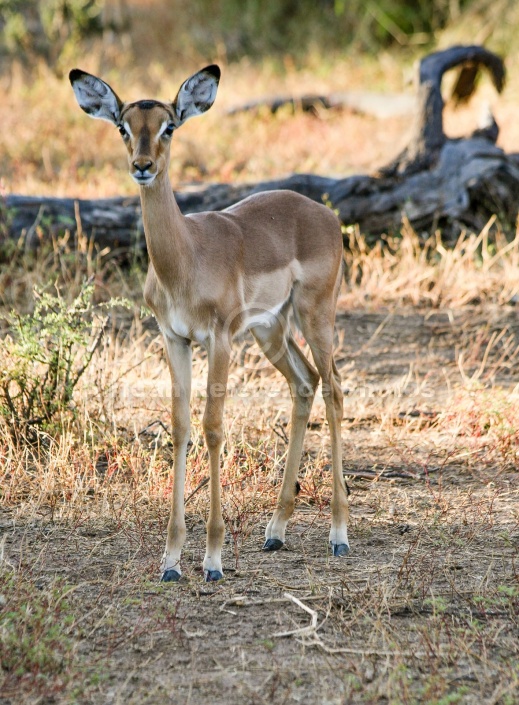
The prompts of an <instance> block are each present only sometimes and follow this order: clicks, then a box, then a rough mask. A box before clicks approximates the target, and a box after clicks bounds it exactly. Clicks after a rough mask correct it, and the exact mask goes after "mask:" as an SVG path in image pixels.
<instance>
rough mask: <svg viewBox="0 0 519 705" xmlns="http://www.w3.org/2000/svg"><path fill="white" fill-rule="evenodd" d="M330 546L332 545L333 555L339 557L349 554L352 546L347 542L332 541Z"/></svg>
mask: <svg viewBox="0 0 519 705" xmlns="http://www.w3.org/2000/svg"><path fill="white" fill-rule="evenodd" d="M330 546H331V547H332V550H333V555H334V556H336V557H337V558H340V557H341V556H347V555H348V553H349V552H350V547H349V546H348V544H347V543H332V544H330Z"/></svg>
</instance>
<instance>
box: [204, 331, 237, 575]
mask: <svg viewBox="0 0 519 705" xmlns="http://www.w3.org/2000/svg"><path fill="white" fill-rule="evenodd" d="M207 352H208V362H209V374H208V378H207V403H206V407H205V413H204V435H205V441H206V443H207V449H208V451H209V480H210V483H209V487H210V502H211V503H210V508H209V519H208V521H207V548H206V553H205V558H204V563H203V568H204V576H205V579H206V582H212V581H215V580H220V579H221V578H223V569H222V546H223V540H224V536H225V524H224V522H223V516H222V499H221V491H220V453H221V450H222V444H223V407H224V403H225V394H226V391H227V377H228V374H229V358H230V340H229V339H228V338H227V337H225V336H224V335H222V334H219V333H218V332H217V333H216V334H215V337H214V339H213V340H212V342H211V344H210V345H209V346H208V351H207Z"/></svg>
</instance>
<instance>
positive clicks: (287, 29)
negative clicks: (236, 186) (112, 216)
mask: <svg viewBox="0 0 519 705" xmlns="http://www.w3.org/2000/svg"><path fill="white" fill-rule="evenodd" d="M517 28H519V3H517V2H516V0H368V1H365V0H350V1H349V2H346V0H191V1H190V2H185V1H184V0H182V1H181V0H169V1H168V2H165V0H40V1H39V2H36V1H34V0H0V86H1V89H2V95H3V100H2V106H1V107H0V111H1V116H2V128H3V129H2V131H1V133H0V193H1V192H4V193H5V192H12V193H25V194H35V195H49V196H74V197H76V196H81V197H83V198H88V197H92V198H98V197H102V196H115V195H124V194H132V195H135V190H134V188H133V184H132V183H131V181H130V179H128V176H127V171H126V157H125V153H124V150H123V149H122V148H121V145H120V142H119V140H118V138H117V135H115V134H114V132H113V130H112V128H111V126H110V125H108V124H106V125H104V124H102V123H98V124H96V125H95V126H94V125H88V126H87V122H86V121H85V116H84V115H83V114H82V113H81V111H80V110H78V108H77V105H76V103H75V101H74V99H73V96H72V93H71V91H70V86H69V83H68V79H67V75H68V71H69V70H70V69H71V68H72V67H74V66H79V67H81V68H82V69H84V70H86V71H89V72H91V73H94V74H97V75H101V76H102V77H103V78H104V79H105V80H107V81H108V82H110V83H111V85H113V87H114V89H115V90H116V91H117V92H118V93H119V94H120V95H121V96H122V97H123V99H125V100H136V99H139V98H143V97H149V98H151V97H154V98H163V99H168V98H169V99H171V98H173V97H174V95H175V93H176V91H177V89H178V86H179V84H180V82H181V81H182V80H184V79H185V78H186V76H187V75H189V73H192V72H194V71H196V70H198V69H199V68H200V67H201V66H203V65H204V64H206V63H212V62H217V63H219V64H220V65H221V66H222V68H223V78H222V81H221V84H220V89H219V94H218V100H217V102H216V104H215V107H214V109H213V110H211V111H210V112H209V113H208V115H207V116H204V119H203V120H200V121H192V122H191V121H190V122H189V123H188V124H186V125H185V126H184V127H183V128H182V131H181V132H179V134H178V136H177V137H176V140H175V152H174V159H173V161H172V166H171V178H172V182H173V183H174V184H175V185H176V187H180V186H182V185H183V184H191V183H193V182H201V181H203V182H204V183H206V182H208V181H219V182H238V181H259V180H267V179H271V178H274V177H278V176H282V175H287V174H290V173H294V172H309V173H321V174H326V175H330V176H346V175H348V174H352V173H365V172H369V171H374V170H376V169H378V168H379V167H380V166H382V165H383V164H385V163H387V162H388V161H389V160H390V159H391V158H392V157H394V156H395V154H396V153H397V152H398V151H399V150H400V149H401V148H402V147H403V146H404V145H405V144H406V143H407V141H408V129H409V126H410V123H411V116H410V115H409V114H407V115H399V116H393V117H385V118H384V119H380V118H378V119H376V118H374V117H373V116H370V115H366V114H361V113H359V112H356V111H352V110H330V111H326V113H324V112H322V113H320V114H319V115H309V114H302V113H301V112H298V111H296V112H295V113H294V112H293V111H279V112H278V113H277V114H276V115H275V116H272V115H269V114H267V113H266V112H265V113H260V114H240V115H229V114H228V112H229V110H230V109H232V108H234V107H236V106H237V105H240V104H243V103H246V102H247V101H250V100H256V99H261V98H263V97H268V96H278V95H292V96H295V97H297V96H301V95H303V94H305V93H314V94H316V93H318V94H322V95H324V94H329V93H332V92H335V91H376V92H377V93H388V92H390V93H403V92H407V93H408V94H411V95H412V94H413V91H414V88H413V83H412V81H411V78H412V76H413V66H414V63H415V61H416V59H418V58H421V57H422V56H424V55H425V54H427V53H428V52H429V51H432V50H434V49H435V48H443V47H445V46H448V45H452V44H455V43H465V44H467V43H480V44H484V45H485V46H486V47H487V48H489V49H491V50H493V51H496V52H497V53H500V54H502V55H503V56H505V57H506V60H507V67H508V71H509V76H510V78H511V80H510V81H509V83H508V87H507V90H506V93H505V94H504V96H502V97H499V100H497V96H496V94H495V92H494V91H493V89H491V87H487V93H486V94H485V86H484V85H483V89H484V90H483V93H482V92H481V91H480V92H478V94H477V100H479V99H480V97H481V96H482V97H483V98H484V99H488V100H489V101H490V102H492V108H493V109H494V114H495V115H496V118H497V120H498V124H499V126H500V127H501V134H500V146H502V147H504V148H505V149H507V150H510V149H511V148H512V149H514V151H515V149H516V147H515V146H514V145H515V144H516V143H517V142H519V125H517V121H516V119H515V113H516V108H515V106H516V102H517V97H518V94H519V83H518V82H516V81H515V80H514V76H515V73H516V71H515V66H516V64H517V58H518V57H519V54H518V52H517V50H516V44H515V41H514V40H515V34H516V33H517ZM516 86H517V87H516ZM478 115H479V113H478V108H477V107H476V108H474V106H472V107H470V108H469V111H468V112H466V113H463V111H461V112H460V111H458V112H457V113H456V115H455V117H452V116H451V115H450V113H449V112H448V111H446V114H445V120H446V128H447V133H448V134H449V136H458V135H462V134H468V133H469V132H470V131H471V130H472V129H474V127H475V126H476V123H477V119H478Z"/></svg>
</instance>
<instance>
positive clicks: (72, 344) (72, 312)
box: [0, 283, 127, 442]
mask: <svg viewBox="0 0 519 705" xmlns="http://www.w3.org/2000/svg"><path fill="white" fill-rule="evenodd" d="M93 293H94V287H93V286H92V285H91V284H89V283H86V284H85V285H83V287H82V288H81V290H80V292H79V294H78V296H77V297H76V298H75V299H74V300H73V301H72V302H71V303H67V302H66V301H65V299H64V298H63V297H62V296H61V294H60V292H59V291H58V292H57V294H56V295H53V294H50V293H48V292H45V291H40V290H38V289H36V290H35V292H34V295H35V307H34V311H33V313H31V314H27V315H19V314H17V313H15V312H12V313H11V314H9V316H8V317H7V322H8V324H9V327H10V332H9V335H7V336H6V337H5V338H4V339H3V340H1V341H0V364H1V371H0V416H1V417H3V419H4V420H5V421H6V422H7V423H8V427H9V431H10V433H11V435H12V436H13V437H15V438H16V439H23V440H25V441H28V442H34V441H35V440H36V438H37V436H38V430H39V429H41V430H44V431H46V432H50V433H53V432H55V431H56V430H58V429H59V427H60V425H61V423H62V420H63V418H64V416H65V415H67V414H68V415H70V414H73V413H74V403H73V396H74V390H75V389H76V386H77V384H78V382H79V380H80V379H81V377H82V375H83V373H84V372H85V370H86V369H87V367H88V366H89V364H90V363H91V361H92V358H93V356H94V353H95V351H96V350H97V348H98V346H99V344H100V342H101V339H102V335H103V330H104V328H105V325H106V323H107V320H108V317H107V316H106V315H104V316H102V315H100V313H101V311H103V310H104V311H106V309H107V308H113V307H114V306H116V305H127V304H126V302H124V301H122V300H120V299H112V300H111V301H110V302H108V303H107V304H101V305H97V306H96V305H95V304H94V303H93V301H92V297H93Z"/></svg>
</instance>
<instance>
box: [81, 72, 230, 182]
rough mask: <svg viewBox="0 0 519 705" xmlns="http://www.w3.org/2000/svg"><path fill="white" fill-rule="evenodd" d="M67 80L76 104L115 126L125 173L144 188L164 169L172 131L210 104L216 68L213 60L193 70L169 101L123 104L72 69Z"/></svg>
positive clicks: (100, 84) (110, 91)
mask: <svg viewBox="0 0 519 705" xmlns="http://www.w3.org/2000/svg"><path fill="white" fill-rule="evenodd" d="M69 78H70V82H71V84H72V88H73V89H74V93H75V95H76V99H77V102H78V103H79V106H80V108H82V109H83V110H84V111H85V113H87V114H88V115H90V116H91V117H93V118H99V119H101V120H108V122H111V123H113V124H114V125H115V126H116V127H117V128H118V130H119V132H120V133H121V136H122V138H123V140H124V143H125V145H126V150H127V152H128V165H129V170H130V176H131V177H132V178H133V179H134V180H135V181H136V182H137V183H138V184H139V185H141V186H149V185H150V184H152V183H153V181H154V180H155V179H156V177H157V176H158V175H159V174H161V173H163V172H166V173H167V169H168V165H169V154H170V144H171V138H172V137H173V133H174V131H175V130H176V129H177V128H178V127H180V126H181V125H183V124H184V122H186V120H188V119H189V118H190V117H194V116H195V115H201V114H202V113H205V112H206V110H209V108H210V107H211V105H212V104H213V103H214V100H215V98H216V92H217V89H218V82H219V80H220V69H219V67H218V66H216V65H215V64H213V65H211V66H207V67H206V68H205V69H202V70H201V71H198V72H197V73H195V74H193V76H191V77H190V78H188V79H187V80H186V81H184V83H183V84H182V85H181V86H180V89H179V91H178V93H177V96H176V98H175V100H174V101H173V102H171V103H163V102H162V101H159V100H138V101H136V102H134V103H125V102H124V101H122V100H121V99H120V98H119V97H118V95H117V94H116V93H115V91H114V90H113V89H112V88H111V87H110V86H109V85H108V84H107V83H105V82H104V81H102V80H101V79H100V78H97V76H93V75H92V74H90V73H86V72H85V71H81V70H80V69H73V70H72V71H71V72H70V74H69Z"/></svg>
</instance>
